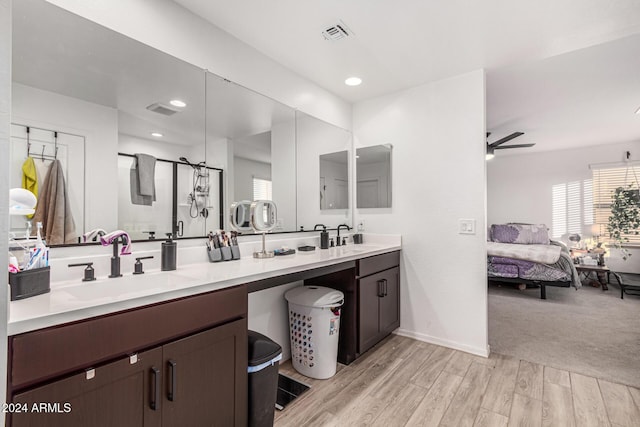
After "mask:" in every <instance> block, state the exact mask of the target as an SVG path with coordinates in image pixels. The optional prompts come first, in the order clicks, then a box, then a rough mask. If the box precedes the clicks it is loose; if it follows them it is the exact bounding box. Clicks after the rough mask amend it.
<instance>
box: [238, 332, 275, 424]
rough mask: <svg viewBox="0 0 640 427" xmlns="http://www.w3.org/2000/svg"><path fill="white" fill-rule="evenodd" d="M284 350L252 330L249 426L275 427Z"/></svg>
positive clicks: (250, 342)
mask: <svg viewBox="0 0 640 427" xmlns="http://www.w3.org/2000/svg"><path fill="white" fill-rule="evenodd" d="M280 359H282V347H280V345H279V344H278V343H276V342H274V341H272V340H271V339H269V338H268V337H266V336H264V335H262V334H260V333H258V332H255V331H249V366H248V367H247V372H248V376H249V426H250V427H264V426H273V413H274V410H275V405H276V397H277V394H278V365H279V363H278V362H279V361H280Z"/></svg>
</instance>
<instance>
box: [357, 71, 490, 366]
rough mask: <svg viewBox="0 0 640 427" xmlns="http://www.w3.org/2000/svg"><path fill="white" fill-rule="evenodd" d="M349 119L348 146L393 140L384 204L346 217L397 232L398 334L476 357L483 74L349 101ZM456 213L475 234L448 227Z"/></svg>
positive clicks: (483, 296)
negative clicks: (388, 203)
mask: <svg viewBox="0 0 640 427" xmlns="http://www.w3.org/2000/svg"><path fill="white" fill-rule="evenodd" d="M353 117H354V120H353V129H354V138H355V146H356V147H361V146H370V145H376V144H387V143H390V144H393V147H394V148H393V156H392V161H393V165H392V170H393V179H392V187H393V206H392V207H391V208H389V209H379V210H376V211H375V212H374V211H372V210H371V209H367V210H365V211H363V212H360V211H358V210H356V223H358V221H359V220H360V219H362V220H364V221H365V228H366V231H367V232H374V233H399V234H402V259H401V273H400V274H401V305H400V307H401V325H400V330H399V333H400V334H403V335H407V336H411V337H414V338H417V339H421V340H424V341H428V342H432V343H436V344H442V345H445V346H448V347H452V348H457V349H461V350H464V351H468V352H471V353H475V354H481V355H486V354H487V351H488V349H487V269H486V243H485V238H486V231H485V229H484V224H485V160H484V155H485V153H484V147H485V140H484V137H483V135H484V133H485V83H484V72H483V71H482V70H479V71H474V72H471V73H468V74H464V75H461V76H457V77H452V78H449V79H446V80H441V81H438V82H434V83H430V84H425V85H422V86H418V87H415V88H411V89H408V90H405V91H402V92H398V93H394V94H391V95H387V96H383V97H379V98H376V99H372V100H368V101H363V102H359V103H357V104H355V106H354V112H353ZM365 212H366V213H365ZM460 218H471V219H475V220H476V225H477V233H476V234H475V235H460V234H458V219H460ZM365 243H366V241H365Z"/></svg>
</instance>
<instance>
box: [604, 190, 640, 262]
mask: <svg viewBox="0 0 640 427" xmlns="http://www.w3.org/2000/svg"><path fill="white" fill-rule="evenodd" d="M611 200H612V203H611V215H610V216H609V223H608V224H607V231H608V232H609V237H610V238H611V240H612V242H613V245H614V246H615V247H616V248H618V249H620V252H622V259H623V260H625V261H626V260H627V258H629V257H630V256H631V253H630V252H629V250H627V249H626V248H624V247H623V245H624V244H625V243H629V238H628V237H627V236H628V235H636V236H637V235H639V234H640V231H639V230H638V229H639V228H640V190H638V189H634V188H633V183H632V184H629V185H628V186H627V188H624V187H618V188H616V189H615V191H614V192H613V193H612V194H611Z"/></svg>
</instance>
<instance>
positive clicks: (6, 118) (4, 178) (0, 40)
mask: <svg viewBox="0 0 640 427" xmlns="http://www.w3.org/2000/svg"><path fill="white" fill-rule="evenodd" d="M10 116H11V1H10V0H0V153H8V152H9V132H10V130H9V129H10V127H9V123H10ZM0 200H9V156H7V155H4V156H0ZM0 218H2V220H0V265H8V264H7V262H8V260H7V253H8V252H7V241H8V237H9V209H8V205H7V204H5V203H0ZM5 283H6V282H5ZM7 307H8V301H7V292H0V338H1V339H0V384H6V383H7V339H6V337H7ZM6 393H7V391H6V387H0V402H6V400H7V398H6ZM0 424H4V411H2V413H0Z"/></svg>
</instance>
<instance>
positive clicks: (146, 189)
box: [135, 153, 156, 200]
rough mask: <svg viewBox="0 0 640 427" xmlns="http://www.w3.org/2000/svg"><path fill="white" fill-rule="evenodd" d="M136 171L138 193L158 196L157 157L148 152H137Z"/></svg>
mask: <svg viewBox="0 0 640 427" xmlns="http://www.w3.org/2000/svg"><path fill="white" fill-rule="evenodd" d="M135 156H136V171H137V173H138V184H139V187H138V194H140V195H141V196H152V197H153V199H154V200H155V196H156V180H155V173H156V158H155V157H153V156H150V155H148V154H141V153H136V154H135Z"/></svg>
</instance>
